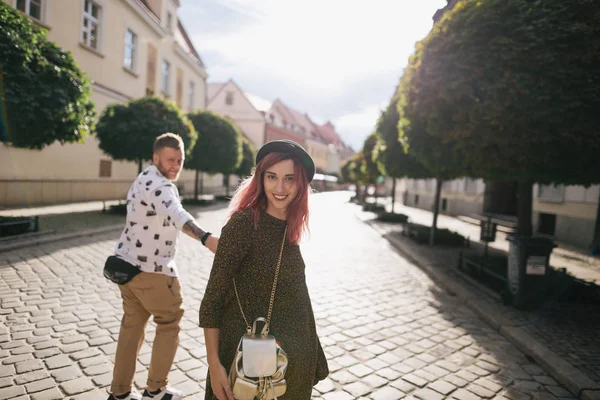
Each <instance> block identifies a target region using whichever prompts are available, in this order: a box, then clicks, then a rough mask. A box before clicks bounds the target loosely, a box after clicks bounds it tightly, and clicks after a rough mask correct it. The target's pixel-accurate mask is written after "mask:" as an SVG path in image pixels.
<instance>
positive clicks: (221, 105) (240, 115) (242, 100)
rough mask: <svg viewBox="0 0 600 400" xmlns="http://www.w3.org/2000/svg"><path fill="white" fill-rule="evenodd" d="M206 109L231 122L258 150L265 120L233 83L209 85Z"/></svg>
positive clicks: (262, 136) (263, 133) (263, 138)
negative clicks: (209, 94)
mask: <svg viewBox="0 0 600 400" xmlns="http://www.w3.org/2000/svg"><path fill="white" fill-rule="evenodd" d="M209 86H210V87H211V92H212V93H211V96H210V98H209V101H208V106H207V108H208V109H209V110H211V111H214V112H216V113H217V114H220V115H223V116H225V117H228V118H230V119H231V120H233V121H234V122H235V123H236V125H237V126H238V127H239V128H240V129H241V130H242V132H243V133H244V136H246V137H247V138H248V139H249V140H250V141H251V142H252V144H253V145H254V146H255V147H256V148H257V149H258V148H260V147H261V146H262V145H263V143H264V140H265V118H264V116H263V115H262V114H261V113H260V112H259V111H258V110H257V109H256V108H255V107H254V105H252V103H251V102H250V100H248V98H247V97H246V95H245V94H244V92H243V91H242V90H241V89H240V88H239V86H237V85H236V84H235V83H234V82H233V81H231V80H230V81H228V82H227V83H224V84H222V83H211V84H209Z"/></svg>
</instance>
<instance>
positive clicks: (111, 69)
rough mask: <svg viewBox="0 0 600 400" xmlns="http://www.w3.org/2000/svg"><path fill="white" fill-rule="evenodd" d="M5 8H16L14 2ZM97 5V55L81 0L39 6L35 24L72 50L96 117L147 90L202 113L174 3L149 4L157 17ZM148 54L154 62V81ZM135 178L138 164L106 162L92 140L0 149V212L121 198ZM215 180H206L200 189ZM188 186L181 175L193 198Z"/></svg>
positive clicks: (195, 63)
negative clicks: (130, 37)
mask: <svg viewBox="0 0 600 400" xmlns="http://www.w3.org/2000/svg"><path fill="white" fill-rule="evenodd" d="M2 1H4V2H5V3H8V4H9V5H12V6H13V7H16V5H17V3H16V0H2ZM28 3H29V1H27V0H26V1H25V4H28ZM94 3H95V4H96V5H97V6H98V7H99V8H98V9H97V10H98V12H97V13H96V16H97V17H98V26H99V29H98V35H97V44H96V48H95V49H94V48H92V47H90V46H89V45H88V44H89V43H88V44H86V43H84V40H83V36H82V25H83V19H84V4H85V1H84V0H69V1H43V2H42V4H43V8H42V12H41V15H40V19H39V20H34V22H36V23H37V24H38V25H40V26H42V27H44V28H46V29H48V39H49V40H51V41H54V42H56V43H57V44H58V45H59V46H61V47H62V48H63V49H65V50H67V51H70V52H71V53H72V54H73V56H74V58H75V60H76V61H77V63H78V65H79V67H80V68H81V69H82V70H83V71H84V72H85V73H86V74H87V76H88V77H89V78H90V79H91V80H92V81H93V86H92V89H93V91H92V97H91V98H92V101H93V102H94V104H95V106H96V112H97V114H98V116H100V115H101V113H102V111H103V110H104V108H105V107H106V106H107V105H109V104H113V103H125V102H127V101H129V100H132V99H136V98H140V97H143V96H145V95H146V94H147V93H149V89H153V91H154V92H153V93H151V92H152V90H150V94H154V95H159V96H162V97H165V98H168V99H170V100H173V101H176V102H177V103H178V104H179V106H180V107H181V108H182V109H184V110H185V111H189V110H193V109H198V108H205V106H206V78H207V74H206V71H205V69H204V66H203V65H202V62H201V61H200V60H199V59H198V58H197V57H196V56H195V55H194V50H193V49H192V48H191V47H190V43H189V41H187V40H186V37H185V32H184V31H182V30H181V28H180V26H179V25H178V20H177V17H176V15H177V7H178V6H179V2H178V1H175V0H154V1H148V5H150V6H151V7H152V8H153V11H154V12H153V11H151V10H149V9H148V8H146V7H145V6H144V5H143V2H142V1H140V0H94ZM26 11H27V10H26ZM169 14H170V15H171V17H170V18H171V20H170V21H171V22H170V28H169V27H168V26H167V22H168V21H167V19H168V18H167V17H168V15H169ZM128 30H129V31H130V32H133V33H134V34H135V35H136V40H135V43H136V45H135V46H134V57H133V58H132V60H133V64H132V65H130V66H127V67H126V66H125V47H126V44H125V38H126V32H127V31H128ZM149 55H152V56H153V57H152V58H153V59H154V70H155V73H154V75H153V76H152V74H151V73H149V70H150V69H151V68H150V67H149V63H148V60H149ZM163 60H166V61H167V62H168V63H169V65H170V68H169V70H170V72H169V74H168V79H166V80H163V76H162V74H161V72H162V62H163ZM164 81H166V82H167V84H166V85H163V82H164ZM163 86H165V88H166V90H163ZM107 161H108V162H109V164H110V176H109V177H101V176H100V168H101V167H100V164H101V162H107ZM105 167H106V165H105ZM136 175H137V165H136V164H135V163H132V162H123V161H114V160H111V158H110V157H109V156H108V155H106V154H104V153H103V152H102V151H101V150H100V149H99V147H98V142H97V139H96V138H95V137H94V136H89V137H88V138H87V139H86V141H85V143H77V144H65V145H61V144H60V143H54V144H52V145H50V146H48V147H46V148H44V149H43V150H25V149H16V148H12V147H7V146H6V145H4V144H0V206H4V207H14V206H29V205H37V204H53V203H66V202H77V201H87V200H108V199H121V198H124V197H125V195H126V193H127V190H128V188H129V186H130V185H131V182H132V181H133V179H134V178H135V176H136ZM215 180H217V179H205V182H204V185H205V188H210V185H214V181H215ZM193 185H194V172H193V171H187V170H184V171H183V172H182V175H181V179H180V182H179V184H178V186H180V189H181V190H183V191H184V192H185V193H190V192H192V191H193ZM219 186H220V183H219Z"/></svg>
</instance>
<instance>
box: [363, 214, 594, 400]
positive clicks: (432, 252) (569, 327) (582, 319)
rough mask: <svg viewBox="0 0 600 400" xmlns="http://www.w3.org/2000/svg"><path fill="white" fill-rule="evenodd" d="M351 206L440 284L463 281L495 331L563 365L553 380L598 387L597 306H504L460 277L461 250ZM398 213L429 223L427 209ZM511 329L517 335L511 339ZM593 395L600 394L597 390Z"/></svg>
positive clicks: (470, 300) (454, 225)
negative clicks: (422, 241)
mask: <svg viewBox="0 0 600 400" xmlns="http://www.w3.org/2000/svg"><path fill="white" fill-rule="evenodd" d="M354 207H355V209H356V212H357V215H358V216H359V218H360V219H361V220H363V221H365V222H366V223H367V224H369V225H370V226H372V227H373V228H375V229H376V231H377V232H378V233H379V234H380V235H381V236H383V237H386V238H387V239H388V240H390V242H391V243H393V244H394V245H395V246H396V247H397V248H399V249H400V250H401V251H402V252H403V253H404V254H406V255H409V257H411V258H413V259H414V260H415V261H416V262H417V263H418V264H420V265H421V266H422V267H423V268H425V269H426V270H429V272H430V273H431V274H433V275H434V276H437V277H438V282H439V283H440V284H442V286H444V284H449V285H447V287H451V288H456V285H455V283H458V284H459V285H461V286H462V288H464V289H462V288H461V290H462V292H463V294H464V296H463V297H464V298H465V299H464V300H465V302H466V303H467V304H469V305H470V306H471V307H472V308H474V309H476V310H478V311H479V312H480V314H483V316H484V317H485V318H486V319H487V320H488V321H490V322H491V323H492V324H496V325H497V329H498V330H500V331H502V328H503V327H502V326H501V325H503V326H504V327H505V328H507V329H505V331H504V333H505V336H507V337H511V338H512V339H516V340H517V341H520V342H521V343H523V344H524V346H526V347H530V348H529V349H525V350H526V352H528V353H529V355H530V356H533V357H535V356H541V357H542V358H546V359H547V360H551V361H552V362H553V363H554V360H558V361H557V362H561V365H560V366H559V365H556V366H555V367H554V368H553V371H552V372H553V373H554V374H555V375H558V376H555V377H557V379H559V380H560V379H562V380H563V381H564V382H571V383H572V390H575V391H579V390H581V388H582V387H596V388H597V389H600V342H599V341H598V340H597V333H598V332H600V305H598V304H575V303H567V302H561V301H552V302H550V303H547V304H545V305H544V306H543V307H542V308H541V309H538V310H536V311H529V312H527V311H519V310H517V309H515V308H513V307H507V306H504V305H502V304H501V302H500V300H499V298H498V297H497V296H496V297H494V296H490V295H489V294H490V293H489V291H487V290H482V288H481V287H480V286H479V285H475V286H473V285H472V284H470V282H469V280H468V278H467V280H465V277H464V275H462V274H461V273H460V272H459V271H458V270H457V268H456V266H457V264H458V252H459V250H460V249H459V248H456V247H446V246H436V247H434V248H431V247H429V246H426V245H419V244H417V243H415V242H414V241H412V240H411V239H409V238H407V237H405V236H403V235H401V231H402V228H401V226H399V225H398V224H388V223H382V222H379V221H377V220H376V219H375V215H374V214H373V213H370V212H363V211H361V208H360V207H359V206H356V205H355V206H354ZM397 212H402V213H404V214H407V215H409V216H410V217H411V220H413V221H417V222H418V223H423V224H428V225H430V224H431V222H430V221H426V218H427V215H424V214H425V213H426V211H423V210H418V209H413V208H410V207H400V208H399V209H398V211H397ZM429 214H431V213H429ZM429 217H430V216H429ZM443 217H444V221H443V225H442V226H443V227H448V228H449V229H451V230H455V231H458V232H459V233H461V234H462V235H464V236H468V235H469V233H471V232H472V230H473V229H471V227H470V226H469V225H470V224H466V223H464V222H462V221H460V220H456V219H454V218H451V217H447V216H443ZM462 224H466V225H467V226H466V228H467V229H462V230H461V225H462ZM477 229H478V228H477ZM471 237H473V236H471ZM498 247H500V246H498ZM515 329H517V330H518V331H515ZM515 332H518V333H519V334H520V335H521V336H520V337H515V335H514V333H515ZM523 334H525V335H523ZM525 336H527V337H525ZM524 337H525V339H523V338H524ZM521 339H523V340H521ZM534 347H535V348H534ZM540 349H541V350H540ZM565 384H567V383H565ZM597 395H598V396H599V397H600V392H598V393H597Z"/></svg>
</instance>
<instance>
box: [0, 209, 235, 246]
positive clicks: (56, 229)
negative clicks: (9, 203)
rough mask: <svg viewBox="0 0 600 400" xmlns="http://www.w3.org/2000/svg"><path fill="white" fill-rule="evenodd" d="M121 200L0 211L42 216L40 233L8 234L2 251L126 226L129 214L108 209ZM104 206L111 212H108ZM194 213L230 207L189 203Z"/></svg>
mask: <svg viewBox="0 0 600 400" xmlns="http://www.w3.org/2000/svg"><path fill="white" fill-rule="evenodd" d="M116 204H119V202H118V201H107V202H104V203H103V202H101V201H93V202H84V203H73V204H62V205H55V206H40V207H33V208H17V209H9V210H0V216H26V217H28V216H39V230H40V232H39V233H35V234H25V235H16V236H7V237H4V238H2V239H0V253H2V252H5V251H9V250H13V249H17V248H22V247H27V246H32V245H33V246H36V245H39V244H44V243H50V242H53V241H56V240H64V239H69V238H72V237H77V236H89V235H94V234H102V233H106V232H113V231H118V230H121V229H123V226H124V224H125V216H124V215H119V214H117V213H112V212H110V211H108V209H109V207H110V205H116ZM104 206H106V209H107V211H106V212H104V211H103V209H104ZM185 207H186V210H188V211H189V212H190V213H191V214H192V215H194V216H198V215H199V213H202V212H203V211H206V210H213V209H221V208H225V207H227V204H226V203H215V204H212V205H206V206H187V205H186V206H185Z"/></svg>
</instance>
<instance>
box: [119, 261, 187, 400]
mask: <svg viewBox="0 0 600 400" xmlns="http://www.w3.org/2000/svg"><path fill="white" fill-rule="evenodd" d="M119 288H120V289H121V297H122V298H123V319H122V320H121V330H120V332H119V342H118V344H117V353H116V355H115V369H114V371H113V381H112V386H111V391H112V393H113V394H115V395H120V394H123V393H126V392H129V391H130V390H131V388H132V385H133V380H134V375H135V368H136V360H137V357H138V354H139V352H140V348H141V347H142V344H143V343H144V331H145V329H146V324H147V323H148V319H149V318H150V316H151V315H152V316H153V317H154V322H155V323H156V336H155V337H154V343H153V345H152V357H151V359H150V368H149V370H148V381H147V383H146V385H147V387H148V389H149V390H151V391H153V390H156V389H159V388H162V387H165V386H166V385H167V375H168V373H169V370H170V369H171V366H172V364H173V360H174V359H175V352H176V351H177V347H178V345H179V322H180V321H181V317H182V316H183V308H182V297H181V286H180V284H179V279H178V278H173V277H170V276H167V275H163V274H157V273H149V272H141V273H139V274H137V275H136V276H135V278H133V279H132V280H131V281H130V282H128V283H126V284H125V285H120V286H119Z"/></svg>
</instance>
